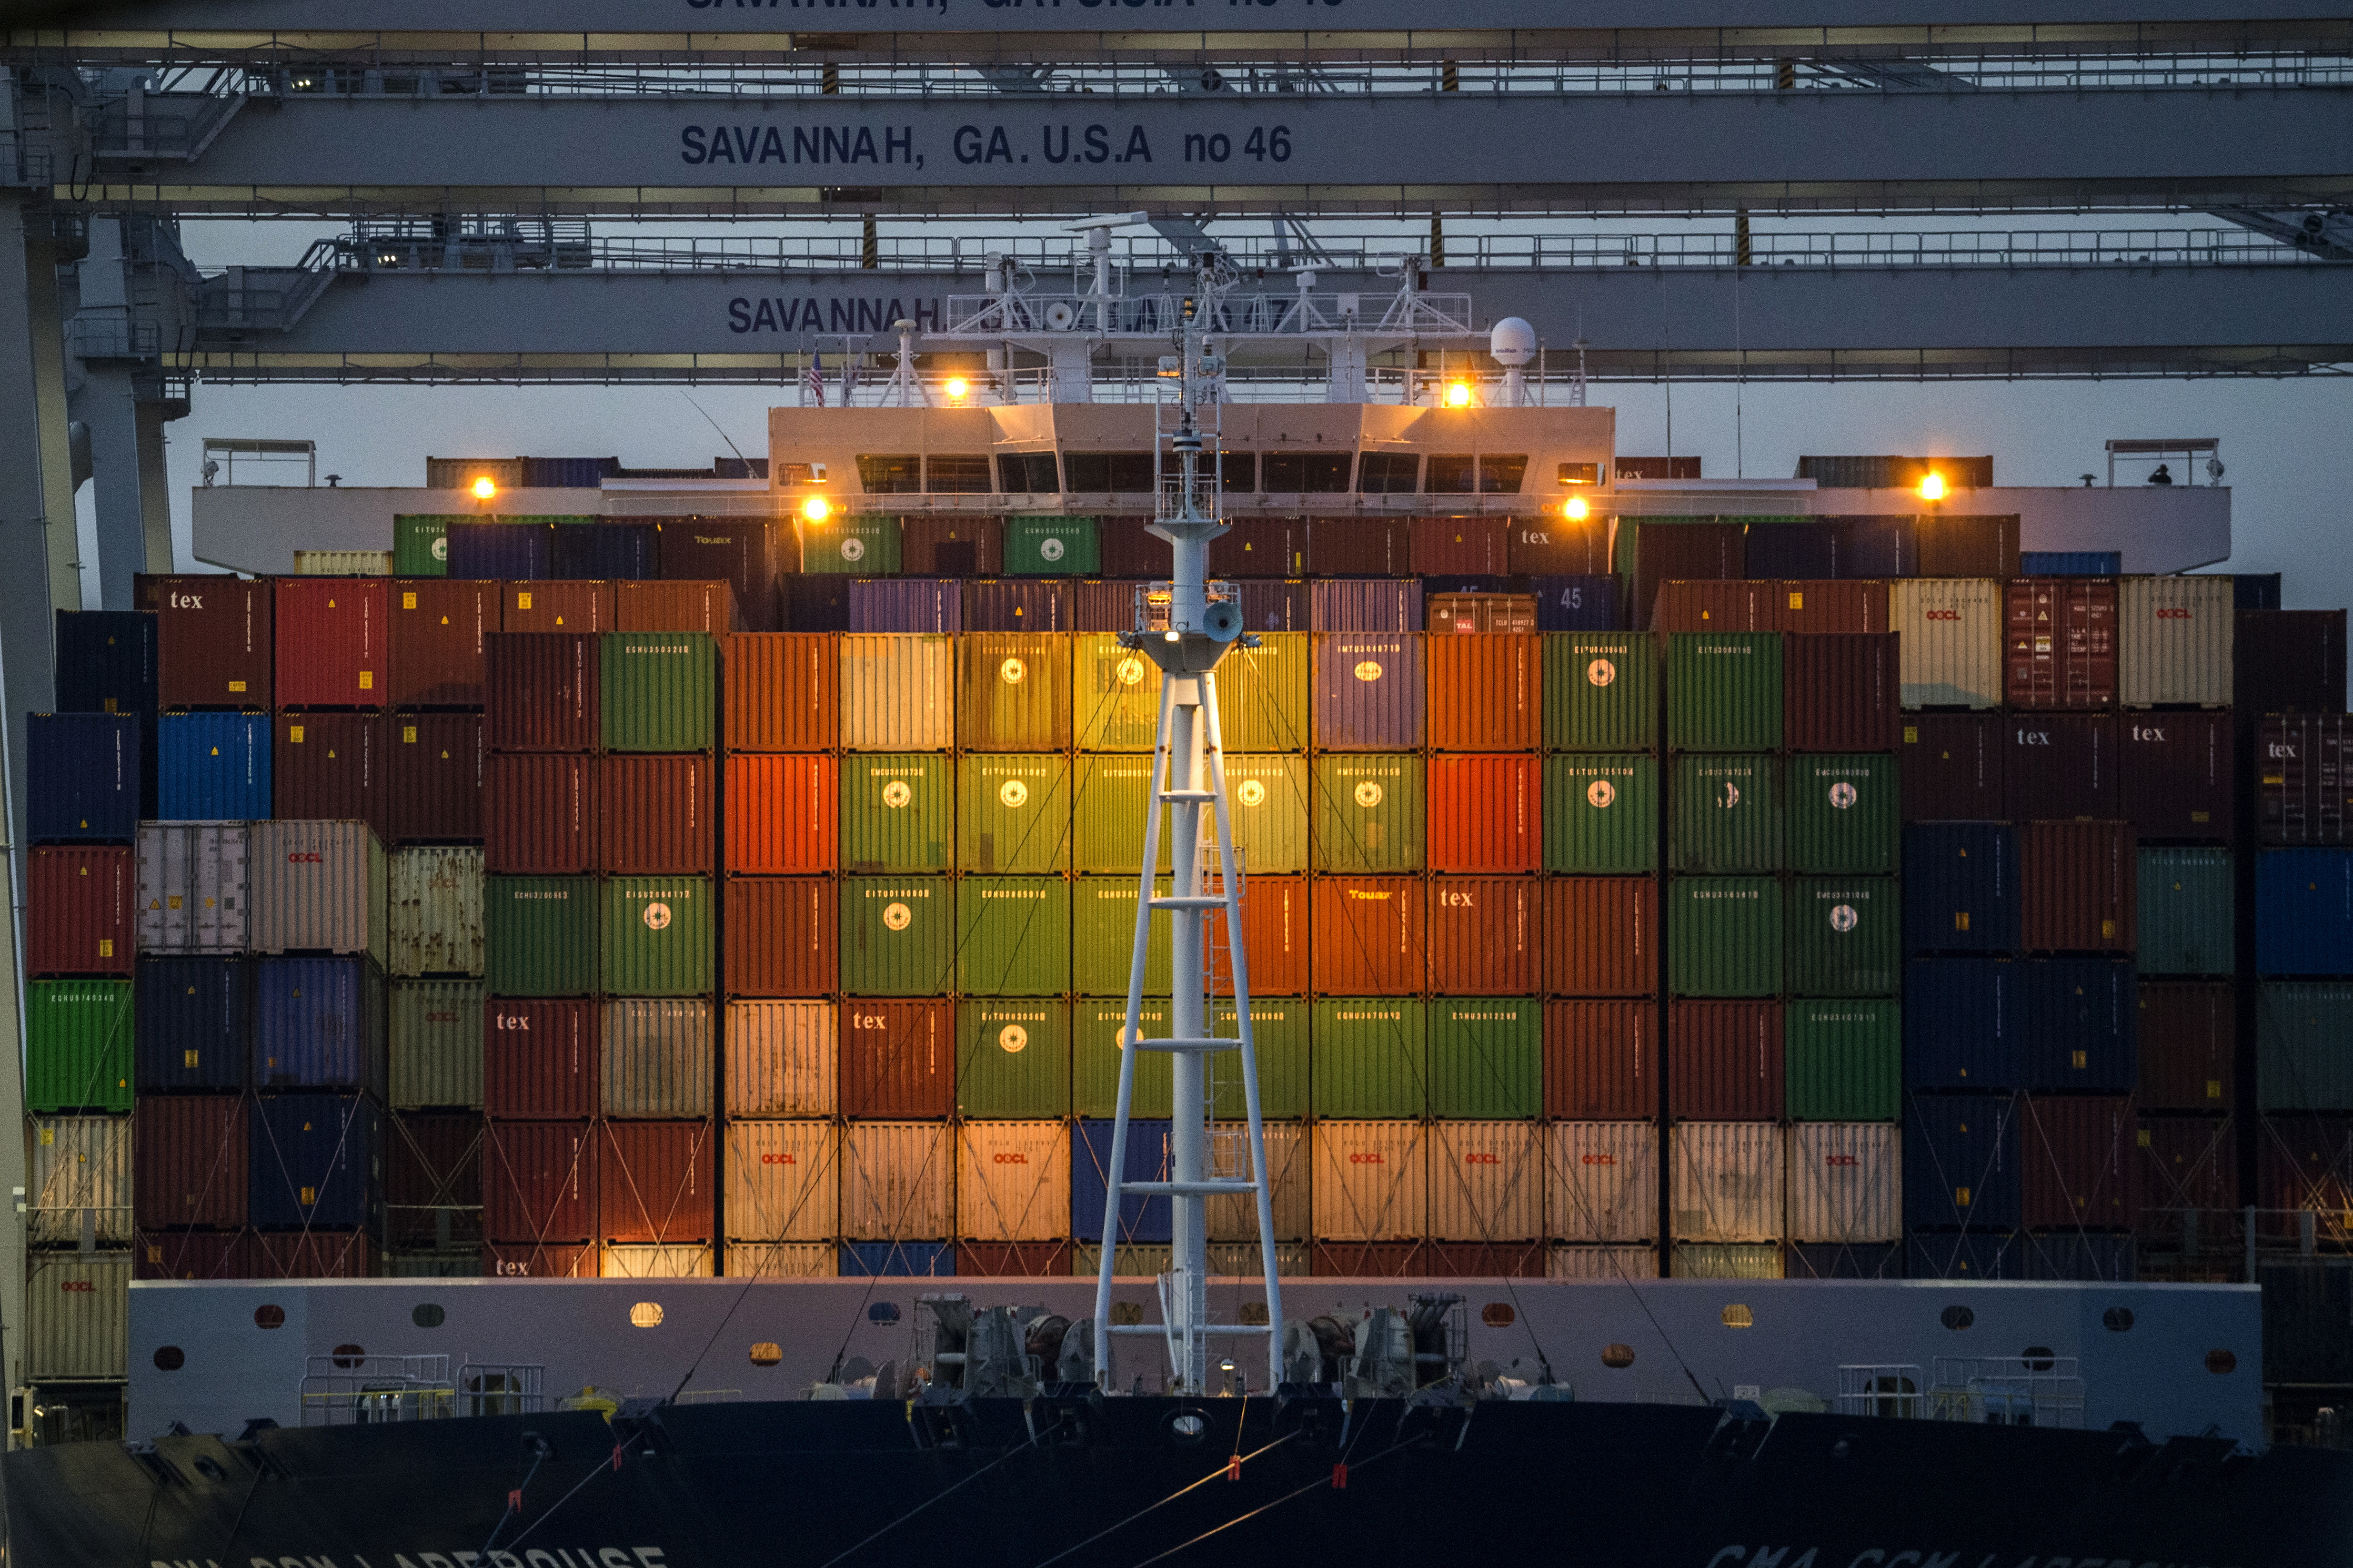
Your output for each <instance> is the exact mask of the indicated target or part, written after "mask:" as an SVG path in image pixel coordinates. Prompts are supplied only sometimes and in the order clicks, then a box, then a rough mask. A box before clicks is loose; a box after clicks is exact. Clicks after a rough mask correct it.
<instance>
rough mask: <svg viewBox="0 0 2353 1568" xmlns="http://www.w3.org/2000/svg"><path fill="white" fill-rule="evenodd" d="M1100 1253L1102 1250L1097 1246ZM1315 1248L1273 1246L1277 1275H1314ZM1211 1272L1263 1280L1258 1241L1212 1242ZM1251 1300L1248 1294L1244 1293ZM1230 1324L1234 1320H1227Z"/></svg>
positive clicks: (1215, 1304) (1216, 1306)
mask: <svg viewBox="0 0 2353 1568" xmlns="http://www.w3.org/2000/svg"><path fill="white" fill-rule="evenodd" d="M1095 1250H1096V1252H1097V1253H1098V1254H1100V1253H1101V1252H1102V1251H1103V1248H1101V1247H1097V1248H1096V1249H1095ZM1313 1251H1314V1249H1313V1248H1311V1247H1309V1246H1308V1245H1307V1243H1305V1242H1303V1241H1278V1242H1276V1243H1275V1244H1274V1272H1275V1275H1276V1277H1277V1278H1279V1279H1304V1278H1306V1277H1307V1276H1308V1275H1309V1274H1312V1273H1314V1267H1313V1257H1312V1254H1313ZM1209 1272H1210V1274H1211V1275H1212V1276H1214V1277H1215V1278H1217V1279H1240V1280H1245V1281H1247V1280H1251V1279H1265V1278H1266V1268H1265V1266H1264V1265H1263V1264H1261V1262H1260V1261H1259V1254H1258V1243H1257V1242H1255V1241H1213V1242H1211V1243H1209ZM1244 1299H1245V1300H1247V1299H1248V1292H1244ZM1210 1309H1211V1310H1212V1311H1230V1310H1232V1309H1231V1308H1229V1307H1226V1306H1225V1305H1224V1303H1223V1302H1222V1301H1212V1302H1211V1303H1210ZM1226 1321H1232V1320H1231V1319H1228V1320H1226Z"/></svg>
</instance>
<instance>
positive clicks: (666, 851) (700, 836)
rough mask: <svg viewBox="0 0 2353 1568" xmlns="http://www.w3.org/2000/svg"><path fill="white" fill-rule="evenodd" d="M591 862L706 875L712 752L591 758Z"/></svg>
mask: <svg viewBox="0 0 2353 1568" xmlns="http://www.w3.org/2000/svg"><path fill="white" fill-rule="evenodd" d="M596 769H597V772H596V864H597V869H599V870H603V871H610V872H614V873H616V874H617V875H621V876H661V875H665V874H680V875H694V876H707V875H708V874H709V873H710V871H711V858H712V841H713V838H714V837H715V835H714V834H713V832H712V820H711V819H712V815H713V814H712V798H711V759H710V758H709V757H706V756H702V755H700V754H697V755H694V756H681V757H672V756H647V755H639V754H630V753H622V752H615V753H613V754H611V755H609V756H605V757H600V758H599V759H597V763H596Z"/></svg>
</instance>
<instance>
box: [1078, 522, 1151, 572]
mask: <svg viewBox="0 0 2353 1568" xmlns="http://www.w3.org/2000/svg"><path fill="white" fill-rule="evenodd" d="M1151 525H1152V520H1151V519H1150V518H1148V517H1099V518H1097V519H1095V563H1096V566H1097V569H1098V570H1100V571H1101V572H1102V573H1103V575H1104V576H1106V577H1159V578H1166V576H1167V575H1168V542H1167V541H1166V540H1165V539H1155V538H1153V537H1152V535H1150V534H1148V533H1146V532H1145V529H1146V528H1149V527H1150V526H1151Z"/></svg>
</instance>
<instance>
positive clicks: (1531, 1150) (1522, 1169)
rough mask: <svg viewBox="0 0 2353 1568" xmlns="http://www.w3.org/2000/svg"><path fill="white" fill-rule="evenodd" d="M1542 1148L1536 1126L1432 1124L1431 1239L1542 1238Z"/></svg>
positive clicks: (1523, 1123)
mask: <svg viewBox="0 0 2353 1568" xmlns="http://www.w3.org/2000/svg"><path fill="white" fill-rule="evenodd" d="M1544 1196H1545V1176H1544V1146H1543V1144H1542V1143H1541V1142H1539V1140H1538V1135H1537V1131H1536V1126H1535V1122H1533V1121H1433V1122H1431V1123H1430V1236H1431V1237H1433V1238H1435V1239H1436V1240H1439V1241H1533V1240H1535V1239H1536V1238H1537V1237H1541V1236H1543V1235H1544Z"/></svg>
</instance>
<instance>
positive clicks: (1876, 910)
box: [1787, 877, 1904, 996]
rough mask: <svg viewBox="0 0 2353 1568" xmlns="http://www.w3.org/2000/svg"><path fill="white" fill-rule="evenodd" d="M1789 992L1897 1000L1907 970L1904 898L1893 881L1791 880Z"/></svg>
mask: <svg viewBox="0 0 2353 1568" xmlns="http://www.w3.org/2000/svg"><path fill="white" fill-rule="evenodd" d="M1787 913H1788V922H1789V967H1788V983H1789V989H1790V990H1791V991H1793V992H1796V993H1797V994H1800V995H1804V996H1893V995H1894V994H1895V990H1896V982H1897V979H1898V977H1899V976H1900V975H1901V973H1902V972H1903V968H1904V899H1903V895H1902V894H1901V893H1900V892H1899V891H1898V890H1897V884H1896V881H1895V879H1894V878H1893V877H1855V878H1829V877H1793V878H1791V879H1789V890H1788V910H1787Z"/></svg>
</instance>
